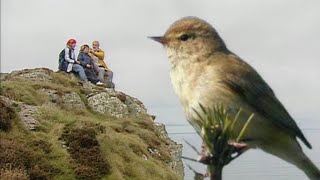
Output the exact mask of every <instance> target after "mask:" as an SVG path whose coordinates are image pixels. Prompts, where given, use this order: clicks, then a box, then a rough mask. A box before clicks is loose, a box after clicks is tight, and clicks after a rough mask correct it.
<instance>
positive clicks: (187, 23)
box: [150, 17, 225, 59]
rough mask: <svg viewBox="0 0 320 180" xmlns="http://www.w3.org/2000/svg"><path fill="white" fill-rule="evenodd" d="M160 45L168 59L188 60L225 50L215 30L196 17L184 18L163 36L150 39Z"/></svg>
mask: <svg viewBox="0 0 320 180" xmlns="http://www.w3.org/2000/svg"><path fill="white" fill-rule="evenodd" d="M150 38H151V39H153V40H155V41H157V42H159V43H161V44H162V45H163V46H164V47H165V48H166V50H167V54H168V56H169V58H170V59H186V58H187V59H189V57H190V56H193V57H195V56H197V57H201V56H205V55H208V54H212V53H213V52H215V51H217V50H220V49H225V45H224V42H223V41H222V39H221V38H220V37H219V35H218V33H217V32H216V30H215V29H214V28H213V27H212V26H211V25H210V24H209V23H207V22H206V21H204V20H202V19H199V18H197V17H184V18H182V19H180V20H178V21H176V22H174V23H173V24H172V25H171V26H170V27H169V29H168V30H167V31H166V33H165V34H164V35H163V36H158V37H150Z"/></svg>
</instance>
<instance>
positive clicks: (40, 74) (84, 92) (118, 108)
mask: <svg viewBox="0 0 320 180" xmlns="http://www.w3.org/2000/svg"><path fill="white" fill-rule="evenodd" d="M59 75H60V76H61V74H59V73H55V72H53V71H51V70H49V69H42V68H39V69H32V70H22V71H14V72H12V73H10V74H3V75H1V80H4V81H6V80H11V81H14V80H15V79H19V80H22V81H23V80H27V81H30V80H31V81H36V82H52V83H55V82H56V79H55V78H56V77H58V76H59ZM65 75H66V76H69V77H70V78H69V79H71V80H72V81H75V78H76V77H75V76H74V75H72V74H66V73H65ZM75 84H76V85H77V86H79V89H78V91H75V92H70V91H61V89H59V88H57V87H55V86H52V87H51V86H46V87H41V88H38V89H37V92H38V93H40V94H43V95H44V96H45V97H44V99H45V100H44V101H45V102H44V103H53V104H55V103H56V104H59V105H62V106H61V107H63V108H64V107H67V108H70V109H87V108H89V109H90V110H92V111H94V112H98V113H101V114H104V115H107V116H109V117H112V118H114V119H115V120H117V119H118V118H124V117H139V116H148V117H150V121H153V120H154V118H155V117H153V116H151V115H149V114H148V113H147V109H146V108H145V106H144V105H143V103H142V102H141V101H139V100H138V99H136V98H134V97H131V96H129V95H126V94H124V93H122V92H119V91H115V90H113V89H106V88H101V87H97V86H95V85H93V84H91V83H88V82H85V83H83V82H78V83H77V82H75ZM35 87H37V86H35ZM1 98H2V99H4V100H6V102H7V101H8V102H9V103H15V104H17V105H18V106H19V109H20V112H19V115H20V119H21V120H22V122H23V124H24V125H25V127H26V128H27V129H30V130H34V129H35V128H36V126H37V120H36V116H37V113H38V109H39V107H38V106H35V105H30V104H26V103H24V102H19V100H16V99H8V98H7V97H4V96H2V97H1ZM154 127H155V130H156V133H157V134H159V138H162V139H165V140H166V142H168V143H169V145H168V147H169V149H168V150H169V151H170V156H171V161H170V162H167V163H168V166H170V167H171V168H172V170H174V171H175V172H176V173H177V174H179V175H180V176H181V177H183V175H184V167H183V164H182V160H181V155H182V145H181V144H177V143H176V142H174V141H172V140H171V139H170V138H169V137H168V134H167V132H166V130H165V126H164V125H163V124H159V123H154ZM148 151H149V153H151V154H152V153H155V154H156V153H157V149H148ZM143 158H144V159H147V156H146V155H144V156H143Z"/></svg>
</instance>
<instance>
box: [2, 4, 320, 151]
mask: <svg viewBox="0 0 320 180" xmlns="http://www.w3.org/2000/svg"><path fill="white" fill-rule="evenodd" d="M319 9H320V1H319V0H308V1H305V0H282V1H279V0H264V1H257V0H242V1H239V0H207V1H196V0H180V1H178V0H159V1H150V0H136V1H129V0H128V1H124V0H109V1H105V0H91V1H88V0H86V1H83V0H68V1H66V0H64V1H62V0H60V1H59V0H1V72H10V71H12V70H17V69H23V68H35V67H47V68H50V69H53V70H57V61H58V54H59V52H60V51H61V50H62V49H63V48H64V47H65V44H66V41H67V40H68V39H69V38H75V39H76V40H77V42H78V47H79V46H80V45H81V44H84V43H88V44H91V42H92V41H93V40H99V41H100V42H101V48H102V49H104V50H105V52H106V62H107V64H108V65H109V66H110V68H111V69H112V70H113V72H114V75H115V77H114V82H115V83H116V88H117V89H119V90H122V91H124V92H125V93H127V94H130V95H132V96H135V97H137V98H139V99H140V100H142V101H143V102H144V103H145V104H146V106H147V107H148V109H149V111H150V113H153V114H156V115H157V117H158V121H161V122H165V123H172V124H176V123H178V124H182V123H186V121H185V119H184V117H183V114H182V112H181V108H180V105H179V102H178V99H177V97H176V96H175V95H174V93H173V90H172V86H171V83H170V79H169V64H168V60H167V57H166V53H165V51H164V49H163V48H162V47H161V45H160V44H158V43H155V42H153V41H151V40H149V39H147V36H156V35H162V34H163V33H164V32H165V31H166V29H167V28H168V26H169V25H170V24H171V23H172V22H174V21H175V20H177V19H179V18H181V17H184V16H197V17H199V18H202V19H205V20H206V21H208V22H209V23H211V24H212V25H213V26H214V27H215V28H216V29H217V31H218V32H219V34H220V35H221V36H222V38H223V39H224V40H225V42H226V44H227V46H228V47H229V49H230V50H231V51H233V52H234V53H236V54H238V55H239V56H240V57H242V58H243V59H244V60H245V61H247V62H248V63H249V64H251V65H252V66H253V67H254V68H256V69H257V71H258V72H259V73H260V74H261V75H262V76H263V77H264V79H265V80H266V81H267V82H268V83H269V84H270V86H271V87H272V88H273V89H274V91H275V93H276V95H277V96H278V98H279V99H280V100H281V101H282V102H283V104H284V105H285V106H286V107H287V109H288V110H289V112H290V113H291V114H292V115H293V116H294V117H295V119H296V121H297V122H298V124H299V126H301V127H314V126H317V127H320V123H319V121H320V95H319V92H320V80H319V79H320V44H319V43H320V10H319ZM313 123H316V124H313ZM318 151H319V149H318Z"/></svg>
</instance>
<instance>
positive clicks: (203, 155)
mask: <svg viewBox="0 0 320 180" xmlns="http://www.w3.org/2000/svg"><path fill="white" fill-rule="evenodd" d="M229 145H230V146H232V147H233V148H234V152H232V154H234V153H236V155H235V156H233V157H232V160H233V159H235V158H237V157H239V156H240V155H241V154H242V153H244V152H245V151H246V150H248V149H249V146H248V144H246V143H244V142H235V141H230V142H229ZM212 158H213V157H212V155H211V154H210V152H209V151H208V150H207V147H206V145H205V143H202V145H201V151H200V153H199V155H198V158H197V161H198V162H200V163H203V164H210V163H211V160H212Z"/></svg>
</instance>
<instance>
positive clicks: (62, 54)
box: [58, 49, 71, 71]
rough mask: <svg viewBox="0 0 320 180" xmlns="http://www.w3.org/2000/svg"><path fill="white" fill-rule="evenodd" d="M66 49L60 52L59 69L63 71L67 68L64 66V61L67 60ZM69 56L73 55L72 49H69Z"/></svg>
mask: <svg viewBox="0 0 320 180" xmlns="http://www.w3.org/2000/svg"><path fill="white" fill-rule="evenodd" d="M65 52H66V51H65V49H63V50H62V51H61V52H60V54H59V62H58V63H59V67H58V69H59V70H61V71H65V68H64V67H63V63H64V61H65V55H66V54H65ZM69 57H71V51H69Z"/></svg>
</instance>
